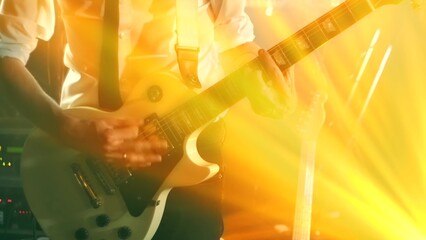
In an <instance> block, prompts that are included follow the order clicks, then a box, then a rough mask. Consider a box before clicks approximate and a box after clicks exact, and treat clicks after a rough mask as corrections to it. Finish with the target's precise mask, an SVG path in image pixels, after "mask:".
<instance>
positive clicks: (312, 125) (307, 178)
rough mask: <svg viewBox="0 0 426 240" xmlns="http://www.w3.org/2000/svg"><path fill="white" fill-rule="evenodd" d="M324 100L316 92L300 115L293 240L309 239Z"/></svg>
mask: <svg viewBox="0 0 426 240" xmlns="http://www.w3.org/2000/svg"><path fill="white" fill-rule="evenodd" d="M326 100H327V96H326V95H324V94H321V93H316V94H315V95H314V96H313V99H312V100H311V104H310V106H309V110H308V112H307V113H306V114H305V115H304V116H302V120H301V126H300V129H299V130H300V135H301V140H302V142H301V154H300V156H301V157H300V164H299V180H298V188H297V196H296V208H295V214H294V225H293V238H292V239H293V240H309V239H310V234H311V219H312V199H313V188H314V174H315V154H316V143H317V139H318V135H319V132H320V130H321V127H322V125H323V124H324V121H325V110H324V104H325V101H326Z"/></svg>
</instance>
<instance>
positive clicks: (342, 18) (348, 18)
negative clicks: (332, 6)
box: [332, 2, 356, 31]
mask: <svg viewBox="0 0 426 240" xmlns="http://www.w3.org/2000/svg"><path fill="white" fill-rule="evenodd" d="M332 15H333V19H334V22H335V23H336V25H337V26H338V28H339V29H340V31H343V30H344V29H346V28H348V27H349V26H351V25H353V24H354V23H355V22H356V19H355V18H354V17H353V16H352V13H351V11H349V8H348V5H347V3H346V2H344V3H343V4H342V5H341V7H340V8H337V9H336V11H335V12H333V13H332Z"/></svg>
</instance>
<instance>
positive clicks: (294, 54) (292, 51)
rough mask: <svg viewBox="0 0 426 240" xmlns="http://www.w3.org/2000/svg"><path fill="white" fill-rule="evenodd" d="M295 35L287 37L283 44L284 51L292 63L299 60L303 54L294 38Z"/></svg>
mask: <svg viewBox="0 0 426 240" xmlns="http://www.w3.org/2000/svg"><path fill="white" fill-rule="evenodd" d="M294 37H295V36H294V35H293V36H291V37H289V38H287V40H286V41H284V42H283V44H282V46H281V47H282V51H283V52H284V55H285V56H286V57H287V59H288V60H289V62H290V63H291V64H294V63H295V62H297V61H299V60H300V59H301V58H302V57H303V56H302V54H301V52H300V51H299V49H297V46H296V44H295V41H294V39H293V38H294Z"/></svg>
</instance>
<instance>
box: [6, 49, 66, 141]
mask: <svg viewBox="0 0 426 240" xmlns="http://www.w3.org/2000/svg"><path fill="white" fill-rule="evenodd" d="M0 93H1V94H2V95H3V96H6V98H7V99H9V101H10V103H11V104H12V105H13V106H14V107H15V108H16V109H17V110H18V111H19V112H20V113H21V114H22V115H23V116H25V117H26V118H27V119H28V120H30V121H31V122H32V123H33V124H34V125H35V126H37V127H39V128H41V129H42V130H44V131H46V132H48V133H49V134H52V135H56V136H58V135H59V134H60V123H61V121H63V120H64V116H63V113H62V109H61V108H60V107H59V105H58V104H57V103H56V102H55V101H54V100H53V99H52V98H51V97H49V96H48V95H47V94H46V93H45V92H44V91H43V89H42V88H41V87H40V85H39V84H38V82H37V81H36V79H35V78H34V77H33V75H32V74H31V73H30V72H29V71H28V70H27V69H26V67H25V65H24V64H23V63H22V62H21V61H19V60H17V59H15V58H10V57H4V58H0Z"/></svg>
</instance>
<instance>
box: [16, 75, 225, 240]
mask: <svg viewBox="0 0 426 240" xmlns="http://www.w3.org/2000/svg"><path fill="white" fill-rule="evenodd" d="M151 86H156V87H159V88H161V89H162V91H163V96H167V97H169V98H166V97H164V98H163V99H161V101H158V102H155V103H153V102H152V101H149V100H148V98H144V97H139V100H135V101H130V102H129V104H128V105H125V106H123V108H122V109H120V110H119V111H117V112H114V113H109V112H103V111H99V110H97V109H94V108H82V107H81V108H80V107H79V108H73V109H69V110H67V112H68V113H69V114H71V115H73V116H77V117H80V118H86V119H96V118H111V117H123V116H130V117H138V118H142V119H146V118H148V117H149V116H150V115H151V114H152V113H153V112H150V111H154V110H155V111H156V112H155V113H156V114H158V115H161V114H164V113H163V112H161V111H163V110H166V109H167V108H169V107H174V106H173V105H176V104H177V103H179V102H181V101H183V99H184V98H187V97H188V96H191V95H192V93H191V92H190V91H188V90H187V89H186V88H185V87H184V86H183V85H182V84H180V83H179V81H178V80H176V79H173V78H171V77H170V76H167V74H165V75H164V74H163V75H162V76H159V77H158V76H157V77H156V78H154V80H153V81H151V82H150V83H149V84H147V85H144V86H137V87H136V88H135V89H137V90H136V91H135V92H134V96H137V95H139V96H143V93H144V92H146V89H149V88H150V87H151ZM157 110H158V112H157ZM202 129H203V128H202V127H201V128H199V129H197V130H196V131H194V132H192V133H191V134H190V135H189V136H187V137H186V138H184V139H183V141H182V142H180V143H179V142H174V143H173V149H170V150H169V152H168V153H167V155H166V156H165V157H164V158H163V161H162V163H159V164H156V165H155V166H153V167H147V168H144V169H142V170H134V171H132V172H131V174H132V175H131V176H127V177H126V180H125V181H123V182H120V181H117V180H115V181H114V177H116V176H115V175H114V174H111V173H110V172H109V171H107V170H106V168H104V166H103V161H102V160H101V161H99V160H94V159H91V158H90V156H85V155H84V154H81V153H79V152H77V151H75V150H73V149H71V148H67V147H65V146H63V145H61V143H58V142H56V141H55V140H53V139H52V138H51V137H49V136H48V135H46V134H44V133H43V132H41V131H38V130H37V131H35V132H34V133H32V134H31V135H30V136H29V138H28V139H27V142H26V144H25V146H24V152H23V154H22V160H21V177H22V182H23V188H24V192H25V195H26V198H27V200H28V203H29V205H30V208H31V210H32V212H33V214H34V215H35V217H36V218H37V220H38V222H39V223H40V225H41V227H42V229H43V230H44V231H45V233H46V234H47V235H48V236H49V237H50V238H51V239H53V240H56V239H59V240H68V239H69V240H71V239H91V240H92V239H93V240H98V239H99V240H100V239H103V240H107V239H132V240H133V239H134V240H141V239H151V238H152V236H153V235H154V233H155V231H156V229H157V227H158V225H159V223H160V220H161V216H162V214H163V210H164V206H165V203H166V199H167V195H168V193H169V191H170V190H171V188H173V187H178V186H188V185H193V184H197V183H200V182H202V181H204V180H206V179H208V178H210V177H212V176H213V175H214V174H216V173H217V172H218V171H219V167H218V166H217V165H216V164H211V163H208V162H206V161H204V160H203V159H202V158H201V157H200V155H199V154H198V152H197V150H196V140H197V137H198V135H199V133H200V131H201V130H202ZM92 161H93V162H97V165H95V166H93V164H92ZM121 170H122V169H121ZM150 170H152V171H153V172H154V173H155V174H151V173H150V172H149V171H150ZM99 176H101V177H103V178H105V179H106V180H105V179H104V181H107V182H108V183H109V184H110V185H108V184H105V183H104V182H103V180H102V178H100V177H99ZM105 185H106V186H105ZM152 186H154V187H152ZM90 193H91V194H90ZM144 198H145V200H144ZM146 198H149V199H146ZM126 237H128V238H126Z"/></svg>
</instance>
